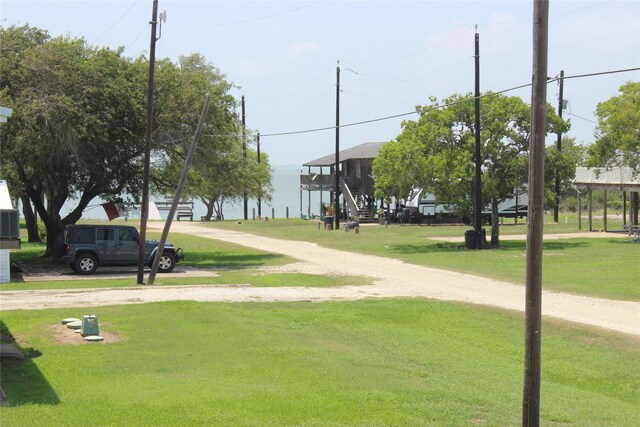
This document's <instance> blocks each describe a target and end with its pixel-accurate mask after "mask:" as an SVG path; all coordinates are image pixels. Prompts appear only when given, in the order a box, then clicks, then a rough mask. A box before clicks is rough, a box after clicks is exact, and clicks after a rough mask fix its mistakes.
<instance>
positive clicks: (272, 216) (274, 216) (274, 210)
mask: <svg viewBox="0 0 640 427" xmlns="http://www.w3.org/2000/svg"><path fill="white" fill-rule="evenodd" d="M271 219H276V208H271Z"/></svg>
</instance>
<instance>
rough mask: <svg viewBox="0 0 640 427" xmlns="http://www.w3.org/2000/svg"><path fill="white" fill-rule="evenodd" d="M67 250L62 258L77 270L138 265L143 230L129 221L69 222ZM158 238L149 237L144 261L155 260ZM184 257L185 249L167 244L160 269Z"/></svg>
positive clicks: (87, 271)
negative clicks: (81, 223)
mask: <svg viewBox="0 0 640 427" xmlns="http://www.w3.org/2000/svg"><path fill="white" fill-rule="evenodd" d="M64 237H65V251H64V255H63V256H62V261H63V262H65V263H67V264H69V265H70V266H71V268H72V269H73V270H74V271H75V272H76V273H78V274H93V273H95V272H96V269H97V268H98V265H110V266H119V265H138V252H139V248H140V246H139V245H140V234H139V233H138V230H136V228H135V227H131V226H126V225H67V226H66V227H65V231H64ZM157 251H158V241H156V240H147V242H146V244H145V251H144V263H145V264H146V265H148V266H151V264H153V259H154V257H155V256H156V253H157ZM183 259H184V254H183V253H182V249H180V248H178V249H176V247H175V246H173V245H172V244H171V243H167V244H165V246H164V251H163V252H162V256H161V257H160V263H159V264H158V271H159V272H160V273H168V272H170V271H172V270H173V268H174V267H175V265H176V263H177V262H179V261H182V260H183Z"/></svg>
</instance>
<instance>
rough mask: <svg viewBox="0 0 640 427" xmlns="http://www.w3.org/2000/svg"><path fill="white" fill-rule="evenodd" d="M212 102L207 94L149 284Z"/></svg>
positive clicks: (156, 269)
mask: <svg viewBox="0 0 640 427" xmlns="http://www.w3.org/2000/svg"><path fill="white" fill-rule="evenodd" d="M210 102H211V95H209V94H207V98H206V99H205V101H204V107H202V113H200V120H199V121H198V127H197V128H196V133H195V135H194V136H193V141H191V147H190V148H189V154H187V159H186V160H185V161H184V167H183V168H182V175H181V176H180V181H179V182H178V187H177V188H176V194H175V195H174V196H173V202H172V203H171V209H170V210H169V214H168V216H167V221H166V222H165V223H164V230H162V237H161V238H160V242H159V243H158V251H157V252H156V256H155V257H154V258H153V266H152V267H151V272H150V273H149V278H148V279H147V283H148V284H149V285H153V281H154V280H155V278H156V273H157V272H158V265H159V264H160V258H161V257H162V253H163V252H164V244H165V243H166V242H167V236H168V235H169V230H170V229H171V223H172V222H173V216H174V215H175V213H176V210H177V209H178V201H179V200H180V196H181V195H182V189H183V188H184V185H185V183H186V182H187V176H188V175H189V168H190V167H191V162H192V161H193V156H194V155H195V153H196V146H197V145H198V141H199V140H200V135H201V134H202V128H203V127H204V121H205V118H206V117H207V112H208V111H209V103H210ZM140 244H141V245H144V242H140Z"/></svg>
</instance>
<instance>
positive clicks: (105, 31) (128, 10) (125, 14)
mask: <svg viewBox="0 0 640 427" xmlns="http://www.w3.org/2000/svg"><path fill="white" fill-rule="evenodd" d="M138 3H139V1H135V2H133V4H132V5H131V6H130V7H129V9H127V11H126V12H125V13H123V14H122V16H120V18H118V19H116V21H115V22H114V23H113V24H111V25H110V26H109V28H107V29H106V30H104V32H103V33H102V34H100V35H99V36H98V38H96V39H95V40H94V41H93V44H95V43H96V42H97V41H98V40H100V39H101V38H102V36H104V35H105V34H107V33H108V32H109V31H110V30H111V29H112V28H113V27H115V26H116V24H117V23H118V22H120V21H122V19H123V18H124V17H125V16H127V15H128V14H129V12H131V9H133V8H134V6H135V5H136V4H138Z"/></svg>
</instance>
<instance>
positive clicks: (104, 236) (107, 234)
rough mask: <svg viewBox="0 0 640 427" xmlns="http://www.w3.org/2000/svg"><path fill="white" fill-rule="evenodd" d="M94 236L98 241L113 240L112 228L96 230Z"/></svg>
mask: <svg viewBox="0 0 640 427" xmlns="http://www.w3.org/2000/svg"><path fill="white" fill-rule="evenodd" d="M96 235H97V236H98V237H97V239H98V240H110V241H111V240H115V234H114V233H113V228H98V229H97V230H96Z"/></svg>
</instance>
